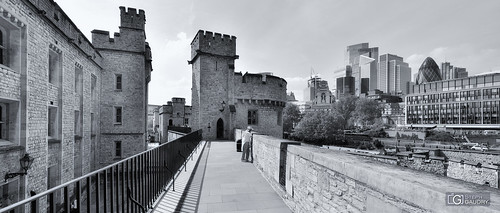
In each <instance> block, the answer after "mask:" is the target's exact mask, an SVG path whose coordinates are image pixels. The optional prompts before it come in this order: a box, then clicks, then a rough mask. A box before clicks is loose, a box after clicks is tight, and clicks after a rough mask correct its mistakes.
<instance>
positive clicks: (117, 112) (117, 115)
mask: <svg viewBox="0 0 500 213" xmlns="http://www.w3.org/2000/svg"><path fill="white" fill-rule="evenodd" d="M115 123H116V124H121V123H122V107H118V106H117V107H115Z"/></svg>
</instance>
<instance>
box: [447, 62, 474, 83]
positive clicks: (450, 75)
mask: <svg viewBox="0 0 500 213" xmlns="http://www.w3.org/2000/svg"><path fill="white" fill-rule="evenodd" d="M467 76H468V72H467V70H466V68H461V67H454V66H453V65H451V64H450V62H444V63H441V78H442V79H443V80H451V79H456V78H465V77H467Z"/></svg>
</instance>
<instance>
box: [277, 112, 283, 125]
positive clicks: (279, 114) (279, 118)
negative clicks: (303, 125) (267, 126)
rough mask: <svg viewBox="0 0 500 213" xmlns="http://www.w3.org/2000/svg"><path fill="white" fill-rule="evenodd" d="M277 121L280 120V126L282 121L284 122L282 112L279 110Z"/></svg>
mask: <svg viewBox="0 0 500 213" xmlns="http://www.w3.org/2000/svg"><path fill="white" fill-rule="evenodd" d="M277 119H278V120H277V121H278V126H281V122H282V113H281V112H280V111H278V117H277Z"/></svg>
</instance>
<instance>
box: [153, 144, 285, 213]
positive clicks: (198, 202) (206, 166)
mask: <svg viewBox="0 0 500 213" xmlns="http://www.w3.org/2000/svg"><path fill="white" fill-rule="evenodd" d="M235 150H236V148H235V145H234V142H229V141H212V142H210V143H207V146H206V147H205V151H204V152H203V154H202V155H201V156H199V158H200V160H199V163H198V165H197V166H194V162H196V160H194V161H189V162H188V166H187V168H188V172H182V173H180V175H179V177H178V178H177V179H176V183H175V191H172V190H171V188H170V189H169V191H168V193H166V194H165V195H164V196H163V198H161V200H160V201H159V202H158V205H157V206H156V208H155V210H154V211H153V212H207V213H213V212H242V213H243V212H245V213H264V212H270V213H271V212H272V213H274V212H276V213H281V212H286V213H288V212H291V211H290V209H289V208H288V207H287V206H286V205H285V203H284V202H283V200H282V199H281V198H280V197H279V196H278V194H276V192H275V191H274V190H273V189H272V188H271V186H270V185H269V183H268V182H267V181H266V180H265V179H264V177H262V175H261V174H260V172H259V171H258V170H257V169H256V168H255V167H254V165H253V164H251V163H244V162H241V160H240V159H241V152H236V151H235ZM198 155H199V154H198ZM195 159H197V155H195ZM191 162H192V163H191ZM190 170H194V173H193V174H192V175H190V174H191V172H190Z"/></svg>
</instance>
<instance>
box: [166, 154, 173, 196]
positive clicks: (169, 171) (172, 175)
mask: <svg viewBox="0 0 500 213" xmlns="http://www.w3.org/2000/svg"><path fill="white" fill-rule="evenodd" d="M164 164H165V169H167V171H169V172H170V174H171V175H172V191H174V192H175V173H174V172H172V170H170V169H169V168H168V167H167V162H166V161H165V163H164Z"/></svg>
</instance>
